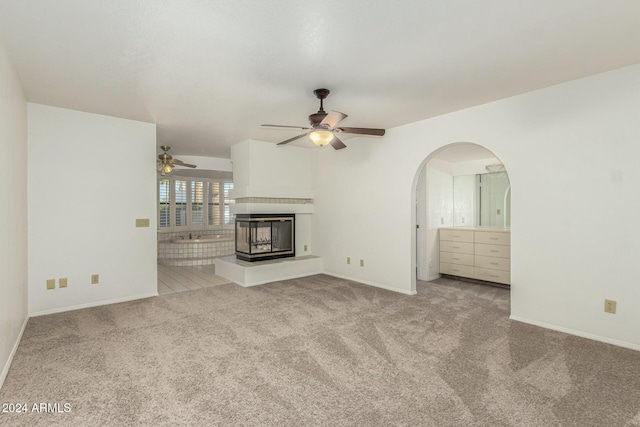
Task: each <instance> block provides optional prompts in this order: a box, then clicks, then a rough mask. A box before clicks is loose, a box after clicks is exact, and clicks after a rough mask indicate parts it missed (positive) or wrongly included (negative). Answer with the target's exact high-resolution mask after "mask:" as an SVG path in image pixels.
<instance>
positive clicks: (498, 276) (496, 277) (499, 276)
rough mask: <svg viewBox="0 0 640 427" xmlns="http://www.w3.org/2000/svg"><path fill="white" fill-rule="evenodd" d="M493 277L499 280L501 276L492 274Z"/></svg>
mask: <svg viewBox="0 0 640 427" xmlns="http://www.w3.org/2000/svg"><path fill="white" fill-rule="evenodd" d="M491 277H495V278H498V277H500V276H496V275H494V274H492V275H491Z"/></svg>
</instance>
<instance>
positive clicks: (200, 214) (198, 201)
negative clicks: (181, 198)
mask: <svg viewBox="0 0 640 427" xmlns="http://www.w3.org/2000/svg"><path fill="white" fill-rule="evenodd" d="M204 184H205V183H204V182H202V181H191V225H204Z"/></svg>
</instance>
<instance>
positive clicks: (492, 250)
mask: <svg viewBox="0 0 640 427" xmlns="http://www.w3.org/2000/svg"><path fill="white" fill-rule="evenodd" d="M491 252H493V253H496V254H497V253H498V252H500V251H494V250H493V249H491Z"/></svg>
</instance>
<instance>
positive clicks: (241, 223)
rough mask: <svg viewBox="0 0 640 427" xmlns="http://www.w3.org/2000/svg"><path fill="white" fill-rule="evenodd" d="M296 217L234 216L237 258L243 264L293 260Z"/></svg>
mask: <svg viewBox="0 0 640 427" xmlns="http://www.w3.org/2000/svg"><path fill="white" fill-rule="evenodd" d="M295 221H296V216H295V214H236V258H238V259H241V260H244V261H261V260H265V259H274V258H285V257H293V256H295V255H296V248H295Z"/></svg>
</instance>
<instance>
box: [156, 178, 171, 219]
mask: <svg viewBox="0 0 640 427" xmlns="http://www.w3.org/2000/svg"><path fill="white" fill-rule="evenodd" d="M158 201H159V203H160V211H159V215H158V224H159V226H160V227H161V228H167V227H171V183H170V182H169V180H168V179H161V180H160V188H159V190H158Z"/></svg>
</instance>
